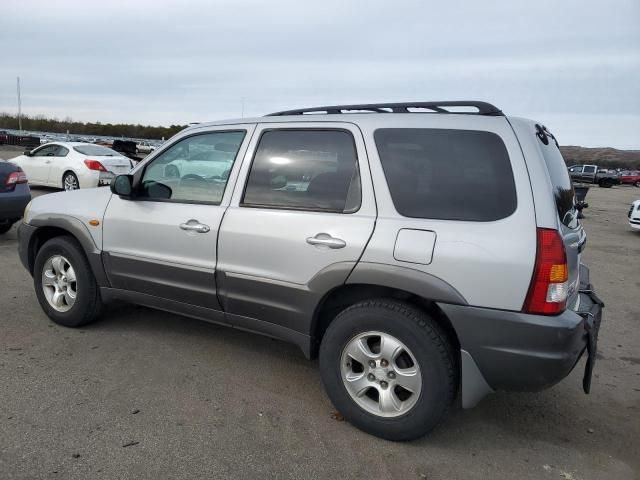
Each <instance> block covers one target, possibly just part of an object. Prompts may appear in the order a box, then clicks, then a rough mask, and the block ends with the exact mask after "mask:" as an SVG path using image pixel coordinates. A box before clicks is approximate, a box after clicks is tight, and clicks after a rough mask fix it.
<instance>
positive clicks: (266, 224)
mask: <svg viewBox="0 0 640 480" xmlns="http://www.w3.org/2000/svg"><path fill="white" fill-rule="evenodd" d="M239 178H240V179H242V183H241V182H240V181H239V182H238V185H237V187H236V188H235V191H234V196H233V199H232V201H231V205H230V206H229V209H228V210H227V213H226V214H225V217H224V220H223V222H222V227H221V229H220V239H219V241H218V248H219V252H218V255H219V257H218V271H219V278H221V281H222V285H221V287H220V288H221V291H220V296H221V299H222V301H223V305H224V308H225V311H226V312H227V313H229V314H231V316H230V318H231V321H232V323H233V324H234V325H236V326H239V327H243V328H249V329H263V327H261V326H260V325H264V322H268V323H275V324H278V326H279V327H285V328H288V329H291V330H296V331H298V332H302V333H305V334H308V328H309V324H308V322H310V321H311V318H310V317H311V316H310V315H308V314H307V313H308V312H306V311H305V308H304V307H302V306H301V305H303V304H304V303H305V298H308V294H309V290H310V285H311V284H312V283H313V282H314V279H317V278H318V276H321V275H323V274H330V275H331V277H332V281H333V282H336V284H340V283H341V282H344V281H345V280H346V278H347V276H348V275H349V273H350V271H351V269H352V268H353V266H354V265H355V263H356V262H357V260H358V259H359V258H360V256H361V254H362V252H363V251H364V248H365V246H366V244H367V242H368V240H369V238H370V236H371V234H372V232H373V228H374V223H375V216H376V209H375V202H374V198H373V187H372V184H371V178H370V175H369V168H368V162H367V158H366V154H365V149H364V144H363V140H362V134H361V133H360V131H359V130H358V129H357V128H355V127H354V126H353V125H351V124H348V123H324V122H322V123H317V124H316V123H313V124H312V123H305V124H304V127H300V128H291V124H288V125H283V124H273V123H271V124H263V125H260V126H258V128H257V129H256V132H255V134H254V138H253V140H252V142H251V145H250V146H249V151H248V152H247V154H246V156H245V161H244V162H243V166H242V171H241V173H240V177H239ZM328 272H330V273H328ZM255 319H257V320H259V322H263V323H258V324H257V323H256V322H255ZM256 325H257V326H256Z"/></svg>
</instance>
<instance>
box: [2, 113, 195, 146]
mask: <svg viewBox="0 0 640 480" xmlns="http://www.w3.org/2000/svg"><path fill="white" fill-rule="evenodd" d="M18 126H19V124H18V116H17V115H13V114H9V113H3V112H0V129H2V128H7V129H11V130H18ZM185 127H186V125H171V126H169V127H153V126H150V125H133V124H127V123H101V122H95V123H92V122H86V123H85V122H76V121H73V120H72V119H71V118H68V117H67V118H65V119H64V120H60V119H58V118H47V117H45V116H44V115H23V116H22V129H23V130H30V131H40V132H50V133H67V131H68V132H69V133H71V134H75V135H102V136H105V137H130V138H148V139H154V140H160V139H162V138H163V137H164V138H165V139H167V138H169V137H171V136H173V135H175V134H176V133H178V132H179V131H180V130H182V129H184V128H185Z"/></svg>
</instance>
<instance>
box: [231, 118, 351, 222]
mask: <svg viewBox="0 0 640 480" xmlns="http://www.w3.org/2000/svg"><path fill="white" fill-rule="evenodd" d="M360 197H361V193H360V176H359V171H358V158H357V155H356V146H355V143H354V140H353V136H352V135H351V133H349V132H347V131H344V130H312V129H298V130H267V131H265V132H264V133H263V134H262V136H261V137H260V142H259V143H258V146H257V148H256V153H255V156H254V158H253V163H252V164H251V172H250V174H249V179H248V181H247V186H246V189H245V193H244V198H243V199H242V206H245V207H264V208H283V209H293V210H311V211H326V212H335V213H352V212H355V211H357V210H358V209H359V208H360V200H361V198H360Z"/></svg>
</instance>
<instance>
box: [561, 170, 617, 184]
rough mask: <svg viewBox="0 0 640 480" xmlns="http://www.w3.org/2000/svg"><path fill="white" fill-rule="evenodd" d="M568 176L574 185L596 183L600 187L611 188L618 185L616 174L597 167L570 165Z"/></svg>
mask: <svg viewBox="0 0 640 480" xmlns="http://www.w3.org/2000/svg"><path fill="white" fill-rule="evenodd" d="M569 176H570V177H571V180H573V182H574V183H597V184H598V185H599V186H600V187H603V188H611V187H613V186H614V185H619V184H620V179H619V178H618V174H617V173H615V172H609V171H608V170H606V169H602V168H598V166H597V165H572V166H571V167H569Z"/></svg>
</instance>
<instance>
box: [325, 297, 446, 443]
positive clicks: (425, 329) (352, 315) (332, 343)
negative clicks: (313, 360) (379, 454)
mask: <svg viewBox="0 0 640 480" xmlns="http://www.w3.org/2000/svg"><path fill="white" fill-rule="evenodd" d="M372 330H375V331H379V332H383V333H386V334H389V335H392V336H394V337H395V338H397V339H398V340H400V341H401V342H402V343H404V344H405V345H406V346H407V347H408V348H409V350H411V352H412V353H413V355H414V357H415V359H416V361H417V363H418V365H419V367H420V372H421V378H422V389H421V392H420V395H419V398H418V400H417V402H416V403H415V405H414V406H413V407H412V408H411V409H410V410H409V411H408V412H406V413H405V414H403V415H401V416H396V417H392V418H387V417H382V416H378V415H375V414H372V413H369V412H368V411H366V410H365V409H364V408H362V407H361V406H359V405H358V404H357V403H356V402H355V401H354V400H353V399H352V398H351V396H350V395H349V393H348V391H347V389H346V387H345V386H344V383H343V381H342V374H341V368H340V367H341V365H340V363H341V358H342V352H343V350H344V348H345V346H346V345H347V343H348V342H349V341H350V340H351V339H353V338H354V337H355V336H357V335H358V334H361V333H364V332H367V331H372ZM455 358H456V357H455V353H454V349H453V347H452V345H451V344H450V342H449V341H448V339H447V336H446V335H445V333H444V331H443V330H442V329H441V328H440V326H439V325H438V324H437V323H436V322H435V321H434V320H433V319H432V318H431V317H430V316H429V315H428V314H426V313H425V312H423V311H422V310H420V309H418V308H416V307H414V306H412V305H409V304H407V303H403V302H399V301H395V300H391V299H378V300H370V301H366V302H361V303H358V304H355V305H353V306H351V307H349V308H347V309H346V310H344V311H342V312H341V313H340V314H339V315H338V316H337V317H336V318H335V319H334V321H333V322H332V323H331V325H330V326H329V328H328V329H327V331H326V333H325V335H324V337H323V339H322V344H321V346H320V374H321V376H322V381H323V383H324V386H325V389H326V391H327V394H328V396H329V398H330V399H331V401H332V402H333V404H334V406H335V407H336V408H337V409H338V411H339V412H340V413H341V414H342V415H343V416H344V418H345V419H346V420H348V421H349V422H350V423H351V424H353V425H355V426H356V427H358V428H359V429H361V430H364V431H365V432H367V433H370V434H372V435H375V436H377V437H381V438H385V439H387V440H394V441H404V440H413V439H416V438H419V437H422V436H424V435H426V434H427V433H429V432H430V431H431V430H433V429H434V428H435V427H436V426H438V424H439V423H440V422H441V421H442V420H443V419H444V417H445V416H446V414H447V412H448V410H449V408H450V406H451V404H452V403H453V401H454V398H455V394H456V388H457V385H458V369H457V362H456V360H455Z"/></svg>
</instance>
